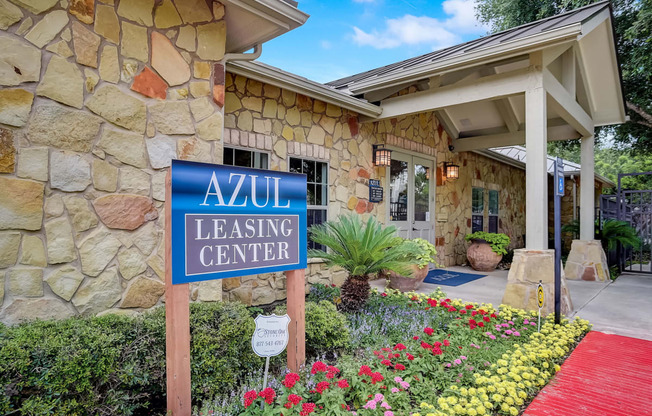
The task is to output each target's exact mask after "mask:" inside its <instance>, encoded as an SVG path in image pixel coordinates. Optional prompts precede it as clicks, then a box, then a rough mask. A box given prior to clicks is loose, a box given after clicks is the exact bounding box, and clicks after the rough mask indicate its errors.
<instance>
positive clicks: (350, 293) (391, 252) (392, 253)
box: [308, 215, 410, 311]
mask: <svg viewBox="0 0 652 416" xmlns="http://www.w3.org/2000/svg"><path fill="white" fill-rule="evenodd" d="M310 238H311V239H312V241H314V242H315V243H318V244H322V245H324V246H326V247H328V249H329V250H328V251H321V250H309V251H308V257H310V258H321V259H324V260H326V265H327V266H328V267H332V266H339V267H341V268H343V269H344V270H346V271H347V272H348V273H349V276H348V277H347V279H346V281H345V282H344V284H342V288H341V293H342V297H341V299H342V302H341V303H340V304H339V307H340V308H341V309H342V310H344V311H354V310H359V309H360V308H361V307H362V305H364V303H365V302H366V301H367V298H368V297H369V290H370V286H369V282H368V280H369V277H370V276H371V275H373V274H376V273H379V272H381V271H384V270H393V271H395V272H397V273H399V274H402V275H404V276H406V275H409V274H410V269H409V264H408V263H407V262H406V261H405V255H406V252H407V250H408V249H409V248H408V247H406V246H405V245H403V244H397V237H396V227H394V226H390V227H383V225H382V224H381V223H379V222H378V220H376V219H375V218H374V217H369V220H368V221H367V223H366V224H363V223H362V221H361V219H360V216H358V215H351V216H345V215H342V216H340V217H339V219H338V221H329V222H327V223H324V224H320V225H316V226H313V227H312V228H311V229H310Z"/></svg>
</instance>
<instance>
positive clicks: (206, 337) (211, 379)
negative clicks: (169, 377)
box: [190, 302, 263, 400]
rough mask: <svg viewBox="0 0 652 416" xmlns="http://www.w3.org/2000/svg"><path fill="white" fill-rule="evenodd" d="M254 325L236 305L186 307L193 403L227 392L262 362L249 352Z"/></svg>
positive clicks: (194, 304) (247, 313)
mask: <svg viewBox="0 0 652 416" xmlns="http://www.w3.org/2000/svg"><path fill="white" fill-rule="evenodd" d="M255 327H256V324H255V323H254V320H253V319H252V317H251V316H250V314H249V311H248V310H247V308H246V306H244V305H243V304H241V303H238V302H214V303H192V304H191V305H190V339H191V345H190V355H191V357H192V358H191V371H192V381H193V383H192V394H193V399H195V400H197V399H199V398H209V397H212V396H214V395H215V393H218V392H225V391H227V390H228V389H230V388H231V387H232V386H233V385H234V384H235V383H236V382H237V381H238V380H239V379H240V378H242V376H243V375H244V374H247V373H249V372H251V371H253V370H254V369H256V368H259V367H260V366H261V365H262V363H263V361H262V359H261V358H260V357H258V356H257V355H256V354H254V352H253V351H252V349H251V336H252V335H253V333H254V329H255Z"/></svg>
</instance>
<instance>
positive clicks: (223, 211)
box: [171, 160, 308, 284]
mask: <svg viewBox="0 0 652 416" xmlns="http://www.w3.org/2000/svg"><path fill="white" fill-rule="evenodd" d="M171 170H172V172H171V176H172V200H171V205H172V283H173V284H181V283H189V282H197V281H202V280H213V279H223V278H227V277H235V276H244V275H250V274H258V273H270V272H277V271H284V270H296V269H305V268H306V267H307V265H306V263H307V246H308V241H307V238H308V235H307V223H306V207H307V206H306V189H307V187H306V176H305V175H301V174H295V173H286V172H276V171H270V170H261V169H248V168H241V167H235V166H223V165H213V164H207V163H197V162H188V161H182V160H173V161H172V167H171Z"/></svg>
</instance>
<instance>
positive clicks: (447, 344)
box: [444, 339, 451, 347]
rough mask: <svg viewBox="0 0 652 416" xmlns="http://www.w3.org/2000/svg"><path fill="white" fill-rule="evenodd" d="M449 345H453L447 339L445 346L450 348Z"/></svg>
mask: <svg viewBox="0 0 652 416" xmlns="http://www.w3.org/2000/svg"><path fill="white" fill-rule="evenodd" d="M449 345H451V342H450V341H449V340H447V339H445V340H444V346H446V347H448V346H449Z"/></svg>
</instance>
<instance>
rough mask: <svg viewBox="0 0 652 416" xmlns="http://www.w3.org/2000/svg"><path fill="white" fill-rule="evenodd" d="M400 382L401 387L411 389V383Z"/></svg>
mask: <svg viewBox="0 0 652 416" xmlns="http://www.w3.org/2000/svg"><path fill="white" fill-rule="evenodd" d="M398 384H400V385H401V387H403V388H404V389H409V388H410V383H408V382H407V381H401V382H400V383H398Z"/></svg>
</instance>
